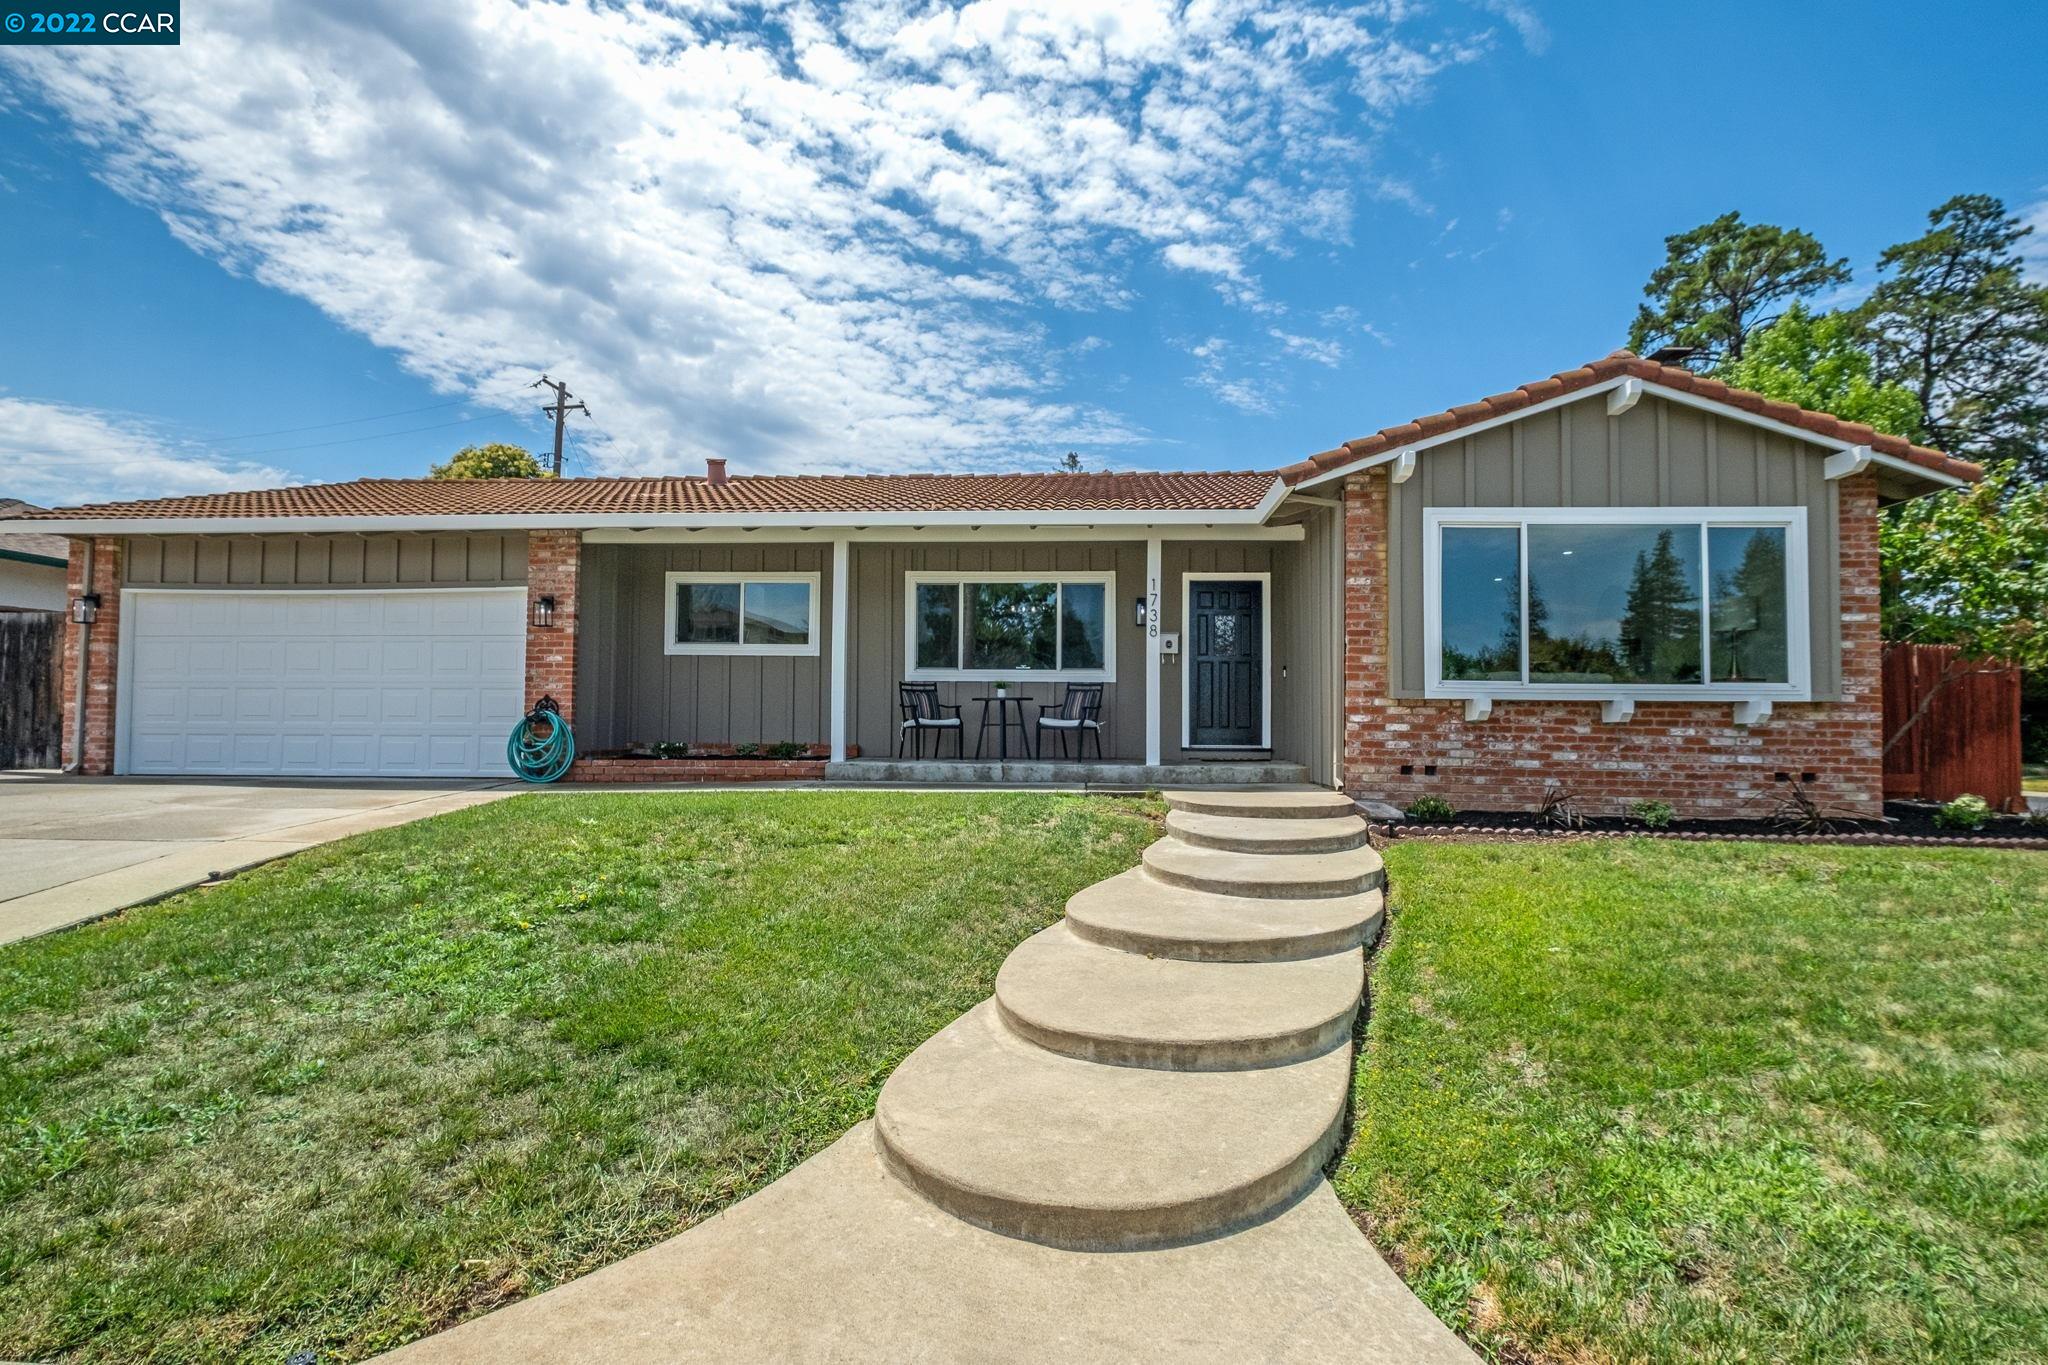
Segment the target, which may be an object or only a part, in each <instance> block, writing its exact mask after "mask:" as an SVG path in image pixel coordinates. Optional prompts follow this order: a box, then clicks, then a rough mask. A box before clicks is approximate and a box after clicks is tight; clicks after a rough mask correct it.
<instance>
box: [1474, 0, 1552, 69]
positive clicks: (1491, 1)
mask: <svg viewBox="0 0 2048 1365" xmlns="http://www.w3.org/2000/svg"><path fill="white" fill-rule="evenodd" d="M1477 2H1478V5H1479V8H1481V9H1483V10H1486V11H1487V12H1488V13H1491V14H1498V15H1499V16H1500V17H1501V18H1503V19H1505V20H1507V21H1508V27H1510V28H1512V29H1514V31H1515V32H1516V33H1517V34H1519V35H1520V36H1521V39H1522V46H1523V47H1525V48H1527V49H1528V50H1529V51H1530V53H1531V54H1533V55H1535V56H1538V57H1541V56H1542V55H1543V54H1544V53H1546V52H1548V51H1549V50H1550V30H1549V28H1547V27H1545V25H1544V23H1543V20H1542V18H1541V17H1540V16H1539V15H1538V14H1537V13H1536V11H1535V10H1533V9H1531V8H1530V7H1529V6H1528V5H1526V4H1523V3H1522V0H1477Z"/></svg>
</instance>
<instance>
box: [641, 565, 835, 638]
mask: <svg viewBox="0 0 2048 1365" xmlns="http://www.w3.org/2000/svg"><path fill="white" fill-rule="evenodd" d="M666 583H667V589H668V602H667V606H666V608H665V612H666V615H665V620H664V634H663V640H664V642H665V644H664V648H665V649H666V650H667V651H668V652H669V653H670V654H816V653H817V652H818V610H817V607H818V575H816V574H737V573H672V574H669V575H668V576H667V580H666Z"/></svg>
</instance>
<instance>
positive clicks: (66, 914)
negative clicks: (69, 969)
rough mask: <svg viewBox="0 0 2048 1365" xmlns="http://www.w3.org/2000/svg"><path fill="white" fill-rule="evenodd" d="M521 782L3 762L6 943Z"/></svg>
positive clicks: (0, 884) (488, 797)
mask: <svg viewBox="0 0 2048 1365" xmlns="http://www.w3.org/2000/svg"><path fill="white" fill-rule="evenodd" d="M520 789H521V784H519V783H506V782H464V781H446V780H444V781H435V782H410V781H368V780H364V781H352V780H346V779H333V780H327V781H320V780H313V779H307V780H300V781H288V780H280V779H271V778H247V779H241V780H235V779H219V780H215V781H210V782H195V781H192V780H190V779H165V778H65V777H59V776H56V775H54V774H29V773H6V774H0V943H12V942H15V941H17V940H19V939H24V938H33V937H35V936H36V935H38V934H47V933H49V932H51V931H52V930H55V929H62V928H65V927H67V926H69V925H73V924H79V923H83V922H84V921H86V920H91V919H98V918H100V917H101V916H103V915H110V914H113V913H114V912H115V911H117V910H123V909H126V908H127V907H129V906H131V905H139V904H142V903H143V902H146V901H152V900H157V899H160V898H162V897H164V896H167V895H170V894H172V893H173V892H176V891H182V890H185V889H186V888H187V887H192V886H197V885H199V884H201V883H202V882H207V881H211V880H213V879H215V878H217V877H221V876H224V875H226V874H228V873H230V872H237V871H241V870H242V869H244V868H249V867H254V866H255V865H257V864H258V863H266V862H269V861H270V860H271V859H273V858H281V857H283V856H284V855H285V854H287V853H297V852H298V851H299V850H301V849H306V848H311V847H313V846H314V845H315V844H324V843H327V842H328V841H330V840H333V839H340V838H343V837H345V836H347V835H350V834H360V833H363V832H364V831H366V830H373V829H384V828H387V827H389V826H391V825H402V824H406V823H408V822H410V821H413V820H419V819H423V818H424V817H426V816H429V815H439V814H441V813H443V812H444V811H451V810H461V809H463V808H464V807H466V806H474V805H478V804H480V803H482V802H485V801H497V800H500V799H502V798H504V797H507V796H512V795H516V794H517V792H518V791H519V790H520Z"/></svg>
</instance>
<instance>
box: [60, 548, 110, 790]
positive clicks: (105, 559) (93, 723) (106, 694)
mask: <svg viewBox="0 0 2048 1365" xmlns="http://www.w3.org/2000/svg"><path fill="white" fill-rule="evenodd" d="M87 591H88V588H87V585H86V582H85V541H84V540H83V539H74V540H73V541H72V542H71V568H70V571H69V573H68V575H67V577H66V581H65V597H66V598H67V601H66V603H65V611H66V613H67V614H68V613H69V611H70V602H69V600H68V599H70V598H75V597H80V596H83V595H84V594H85V593H86V592H87ZM90 591H92V592H96V593H98V594H99V595H100V613H99V620H98V621H96V622H94V623H93V625H92V627H91V639H90V643H89V648H90V650H91V654H90V656H89V662H88V667H87V668H86V673H85V754H84V762H83V763H82V764H80V767H79V771H80V772H85V773H93V774H97V775H105V774H107V773H111V772H112V771H114V698H115V666H116V664H117V662H118V661H119V658H120V653H119V650H120V643H121V542H120V541H119V540H118V539H114V538H110V537H105V536H102V537H101V538H99V539H98V540H96V541H94V542H93V565H92V584H91V587H90ZM86 631H87V628H86V627H85V626H81V625H79V624H77V623H76V622H70V621H67V623H66V625H65V627H64V766H65V767H67V768H68V767H70V766H71V765H72V764H73V763H74V762H77V761H78V759H79V755H78V753H77V747H78V746H77V742H76V736H77V734H78V676H79V674H78V666H79V665H78V651H79V647H80V643H81V641H84V640H85V638H86Z"/></svg>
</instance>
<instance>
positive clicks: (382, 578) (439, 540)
mask: <svg viewBox="0 0 2048 1365" xmlns="http://www.w3.org/2000/svg"><path fill="white" fill-rule="evenodd" d="M122 563H123V565H124V567H125V571H126V573H127V580H126V581H127V585H128V586H129V587H134V588H439V587H446V588H454V587H508V586H512V585H516V584H520V583H524V582H525V581H526V537H525V535H523V534H519V533H514V534H512V535H499V534H496V533H492V534H475V535H442V536H416V535H368V536H355V535H308V536H130V537H129V538H128V540H127V544H126V548H125V552H124V553H123V555H122Z"/></svg>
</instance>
